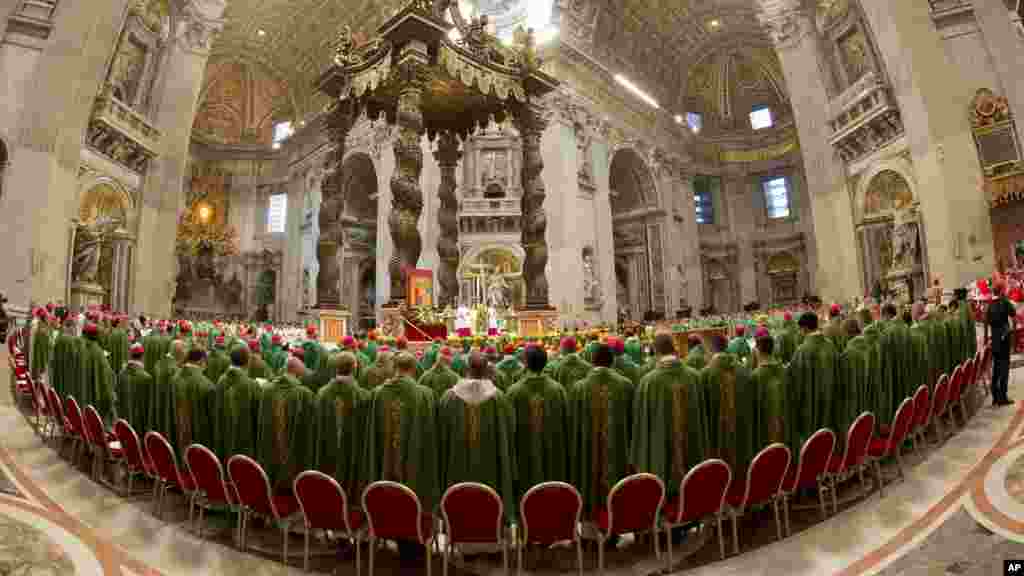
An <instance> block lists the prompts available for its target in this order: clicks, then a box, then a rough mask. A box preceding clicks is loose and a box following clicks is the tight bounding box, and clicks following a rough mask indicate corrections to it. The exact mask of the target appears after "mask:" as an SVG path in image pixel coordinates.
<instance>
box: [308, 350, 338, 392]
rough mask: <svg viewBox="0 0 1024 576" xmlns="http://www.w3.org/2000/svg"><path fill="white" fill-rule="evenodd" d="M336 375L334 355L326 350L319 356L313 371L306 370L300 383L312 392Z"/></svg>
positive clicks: (336, 365)
mask: <svg viewBox="0 0 1024 576" xmlns="http://www.w3.org/2000/svg"><path fill="white" fill-rule="evenodd" d="M337 375H338V363H337V360H335V358H334V356H331V355H330V354H328V353H327V352H326V351H325V352H324V353H323V355H322V356H320V360H319V361H318V362H317V368H316V371H315V372H307V373H306V376H305V377H303V378H302V384H303V385H304V386H305V387H306V388H309V389H310V390H312V391H313V393H314V394H316V392H317V391H318V390H320V389H321V388H323V387H324V386H327V384H328V383H329V382H330V381H331V379H333V378H334V377H335V376H337Z"/></svg>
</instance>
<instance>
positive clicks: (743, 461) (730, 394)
mask: <svg viewBox="0 0 1024 576" xmlns="http://www.w3.org/2000/svg"><path fill="white" fill-rule="evenodd" d="M701 379H702V380H703V384H704V394H705V395H706V399H705V402H706V403H707V406H708V417H707V422H708V447H709V449H710V450H711V454H713V455H714V457H716V458H721V459H722V460H725V461H726V462H727V463H728V464H729V466H730V467H731V468H732V469H733V470H734V471H735V473H744V472H746V469H747V466H748V465H749V464H750V461H751V460H752V459H753V458H754V455H755V454H757V451H758V449H759V448H760V446H757V431H758V430H760V428H761V426H760V422H758V416H760V411H759V409H758V407H757V400H758V393H757V390H756V389H754V388H753V384H752V383H751V380H750V371H749V370H747V369H746V368H745V367H744V366H743V365H742V364H740V360H739V358H737V357H736V355H735V354H731V353H729V352H724V353H719V354H715V355H714V356H712V357H711V362H709V363H708V365H707V367H706V368H704V370H702V371H701Z"/></svg>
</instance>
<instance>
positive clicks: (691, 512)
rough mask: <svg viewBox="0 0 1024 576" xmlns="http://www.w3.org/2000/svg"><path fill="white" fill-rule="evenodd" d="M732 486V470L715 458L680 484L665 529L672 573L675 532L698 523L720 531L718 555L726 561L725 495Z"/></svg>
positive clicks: (665, 517) (667, 508) (667, 507)
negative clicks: (724, 532) (682, 527)
mask: <svg viewBox="0 0 1024 576" xmlns="http://www.w3.org/2000/svg"><path fill="white" fill-rule="evenodd" d="M730 483H732V469H730V468H729V464H727V463H726V462H725V461H724V460H719V459H717V458H712V459H708V460H705V461H703V462H701V463H700V464H698V465H696V466H694V467H693V468H691V469H690V470H689V472H687V473H686V476H683V480H682V481H681V482H680V483H679V495H678V496H676V497H675V498H673V499H672V500H670V501H669V502H668V503H667V504H665V511H664V514H662V526H663V527H664V528H665V532H666V533H667V534H668V538H667V539H668V566H667V571H671V570H672V568H673V565H674V564H675V560H674V559H673V558H672V534H671V532H672V529H673V528H675V527H677V526H681V525H683V524H688V523H690V522H695V521H698V520H700V521H709V520H714V522H715V527H716V529H717V530H718V553H719V554H720V555H721V557H722V558H723V559H724V558H725V538H724V537H723V536H722V518H723V516H724V512H725V494H726V492H728V490H729V484H730Z"/></svg>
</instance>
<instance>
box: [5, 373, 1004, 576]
mask: <svg viewBox="0 0 1024 576" xmlns="http://www.w3.org/2000/svg"><path fill="white" fill-rule="evenodd" d="M0 360H5V359H0ZM0 365H6V362H3V364H0ZM0 377H3V378H4V379H6V374H4V373H3V372H0ZM1011 391H1015V392H1017V395H1018V396H1019V397H1022V398H1024V371H1015V373H1014V374H1013V377H1012V382H1011ZM1011 394H1012V393H1011ZM0 429H2V430H5V435H4V436H3V437H2V439H0V575H5V574H81V575H91V574H110V575H118V574H123V575H125V576H129V575H139V576H153V575H156V574H223V575H234V574H245V575H246V576H263V575H278V574H301V573H303V572H302V571H301V570H300V569H299V568H298V567H299V566H301V559H300V558H301V550H302V539H301V537H298V536H293V537H292V539H291V541H290V544H289V546H290V552H291V553H292V554H291V559H290V563H289V566H284V565H283V564H282V563H281V562H280V544H279V542H280V540H279V538H280V536H279V532H276V531H274V530H269V529H262V530H260V529H258V530H256V532H254V534H253V535H252V536H251V537H250V540H251V542H252V543H253V544H255V546H254V547H256V548H260V549H263V550H264V552H249V553H241V552H239V551H238V550H237V549H236V548H235V547H234V546H233V542H232V537H231V533H232V530H231V522H232V521H231V520H230V519H229V518H227V517H221V518H215V519H214V522H212V523H207V529H206V533H205V534H204V536H205V539H199V538H198V537H197V536H196V535H195V534H194V533H193V532H192V531H191V529H190V528H189V526H188V521H187V511H186V509H185V506H184V502H183V500H182V499H181V498H180V497H176V499H175V501H174V502H173V503H172V505H171V506H169V507H167V510H168V512H167V513H166V514H165V517H164V518H163V519H162V520H160V519H157V518H156V517H155V516H154V514H153V507H152V502H151V501H150V500H149V498H148V497H146V496H143V497H132V498H124V497H121V496H118V495H116V494H114V493H113V492H112V491H111V490H110V489H108V488H106V487H103V486H100V485H98V484H96V483H95V482H93V481H92V480H90V479H88V477H87V474H86V473H85V472H84V471H83V470H80V469H76V468H73V467H72V466H70V465H69V464H68V463H67V460H66V459H63V458H60V457H58V456H57V454H56V452H55V451H54V450H53V448H52V446H45V445H43V443H42V442H41V440H40V439H39V437H38V436H36V435H35V434H34V433H33V432H32V430H31V429H30V427H29V425H28V423H27V421H26V419H25V418H24V416H23V415H22V414H21V413H20V412H19V411H18V410H17V409H16V408H15V407H14V405H13V402H12V400H11V399H10V395H9V393H7V392H0ZM1022 431H1024V408H1021V409H1020V410H1015V409H1013V408H1004V409H992V408H987V407H986V408H982V409H981V410H980V411H979V412H978V414H977V415H976V416H975V417H973V418H972V419H971V420H970V421H969V422H968V424H967V426H966V427H964V428H963V429H962V430H960V431H959V432H958V433H957V434H956V435H954V436H953V437H952V438H950V439H948V440H946V441H945V442H944V443H943V444H942V445H941V446H939V447H933V448H929V449H928V450H926V451H925V453H924V455H923V456H919V455H913V454H908V455H907V456H906V457H905V459H904V461H905V462H906V463H907V464H908V468H907V472H906V478H905V479H904V480H899V481H896V482H895V483H893V484H890V485H888V486H887V488H886V493H885V497H884V498H882V497H880V496H879V494H878V493H877V491H876V492H873V493H872V494H870V495H869V496H868V497H866V498H855V497H854V496H855V494H856V493H857V492H859V490H860V488H859V486H852V487H850V488H848V489H847V490H846V491H844V492H843V493H842V497H843V499H844V500H848V502H845V503H841V504H840V514H839V515H838V516H835V517H830V518H829V519H828V520H826V521H824V522H821V521H820V520H819V519H818V512H817V509H816V498H811V499H809V500H806V501H799V502H797V509H796V510H795V511H794V513H793V514H792V517H791V521H792V524H793V531H794V534H793V535H792V536H791V537H789V538H786V539H785V540H783V541H782V542H774V540H775V527H774V520H773V519H772V517H771V514H770V512H755V513H753V514H750V515H748V516H747V517H745V518H744V519H742V520H741V524H740V542H741V548H742V549H743V552H742V553H741V554H740V555H738V556H734V557H728V558H727V559H726V560H725V561H720V560H718V545H717V541H716V539H715V538H714V537H713V536H712V537H709V538H704V537H703V536H700V537H698V536H695V535H691V536H690V537H689V539H688V540H687V541H686V542H684V543H683V544H682V545H681V546H680V545H678V544H677V546H676V549H675V550H676V562H677V563H676V566H675V569H676V570H677V571H682V572H683V573H686V574H692V575H704V574H715V575H719V574H737V575H738V574H744V575H746V574H786V575H792V576H800V575H804V574H806V575H814V576H820V575H824V574H842V575H844V576H845V575H850V576H852V575H854V574H874V573H880V574H884V575H886V576H904V575H925V574H929V575H930V574H971V575H972V576H973V575H975V574H977V575H979V576H980V575H981V574H989V573H1001V572H991V571H986V570H994V569H995V568H994V566H996V565H998V568H999V569H1000V570H1001V568H1002V564H1001V559H1002V558H1004V557H1017V556H1024V544H1017V543H1015V541H1014V540H1015V539H1017V540H1021V541H1024V438H1022V437H1021V433H1022ZM886 473H887V474H888V475H894V474H895V468H892V467H890V468H889V469H887V470H886ZM11 491H13V492H14V493H18V494H20V495H21V498H15V497H10V496H7V495H6V493H8V492H11ZM1018 506H1019V509H1018V508H1017V507H1018ZM983 525H984V526H985V527H983V528H982V527H981V526H983ZM9 532H17V534H18V536H17V537H16V538H7V537H6V534H7V533H9ZM726 534H727V538H728V534H730V530H729V527H728V525H727V526H726ZM1018 536H1019V537H1018ZM955 538H959V539H960V540H962V541H965V544H964V545H963V546H959V547H954V546H953V545H952V544H951V542H949V541H950V540H952V539H955ZM728 542H729V545H730V548H731V540H728ZM314 551H316V552H319V554H317V556H316V558H315V559H314V563H313V568H314V570H315V571H317V572H320V573H329V572H331V571H332V570H335V573H341V574H350V573H354V572H355V571H354V569H353V563H352V559H351V550H349V549H342V550H341V551H336V548H335V547H326V546H325V545H324V544H320V543H315V544H314ZM649 551H650V544H649V543H648V542H640V543H633V542H632V539H630V538H627V539H626V540H625V541H624V542H623V544H622V546H621V548H620V549H619V550H615V551H611V552H610V553H609V554H608V555H607V558H608V566H609V570H608V573H609V574H615V575H626V574H653V573H656V572H658V571H660V570H661V569H662V567H663V564H662V562H661V561H658V560H656V559H655V558H654V557H653V555H652V554H650V552H649ZM363 552H364V553H363V566H364V573H365V567H366V550H365V548H364V551H363ZM1015 555H1016V556H1015ZM595 557H596V553H595V550H594V548H593V546H592V545H591V546H590V547H588V550H587V551H586V568H587V571H588V572H590V571H592V570H594V568H595V559H596V558H595ZM528 558H529V561H528V563H527V568H528V571H529V572H531V573H558V572H567V573H571V572H572V571H573V570H574V568H575V557H574V554H572V553H571V551H568V550H566V551H564V552H563V551H554V552H541V553H533V554H530V555H528ZM339 559H340V562H339ZM996 560H998V562H995V561H996ZM8 562H13V564H11V563H8ZM19 562H21V563H22V564H18V563H19ZM994 562H995V563H994ZM459 565H460V566H463V567H464V569H463V570H452V573H453V574H469V573H475V574H497V573H500V572H501V556H500V555H499V554H490V555H488V554H481V555H476V556H472V557H467V558H465V559H464V560H460V562H459ZM8 567H13V568H18V569H21V571H17V570H13V571H12V569H8ZM377 567H378V573H384V574H419V573H423V572H424V569H423V567H424V565H423V560H422V559H415V560H409V561H406V562H401V561H399V560H398V558H397V555H395V554H393V553H391V552H389V551H387V550H385V551H381V552H379V553H378V563H377ZM433 568H434V571H435V573H438V574H439V573H440V568H441V565H440V563H439V561H438V559H436V558H435V561H434V564H433ZM157 569H159V571H157Z"/></svg>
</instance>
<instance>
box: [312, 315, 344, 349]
mask: <svg viewBox="0 0 1024 576" xmlns="http://www.w3.org/2000/svg"><path fill="white" fill-rule="evenodd" d="M316 317H317V321H318V322H317V323H318V324H319V326H318V328H319V333H320V341H321V342H329V343H332V344H340V343H341V340H342V338H344V337H345V336H346V335H347V334H348V325H349V319H350V318H351V317H352V314H350V313H349V312H348V310H328V309H320V310H316Z"/></svg>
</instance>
